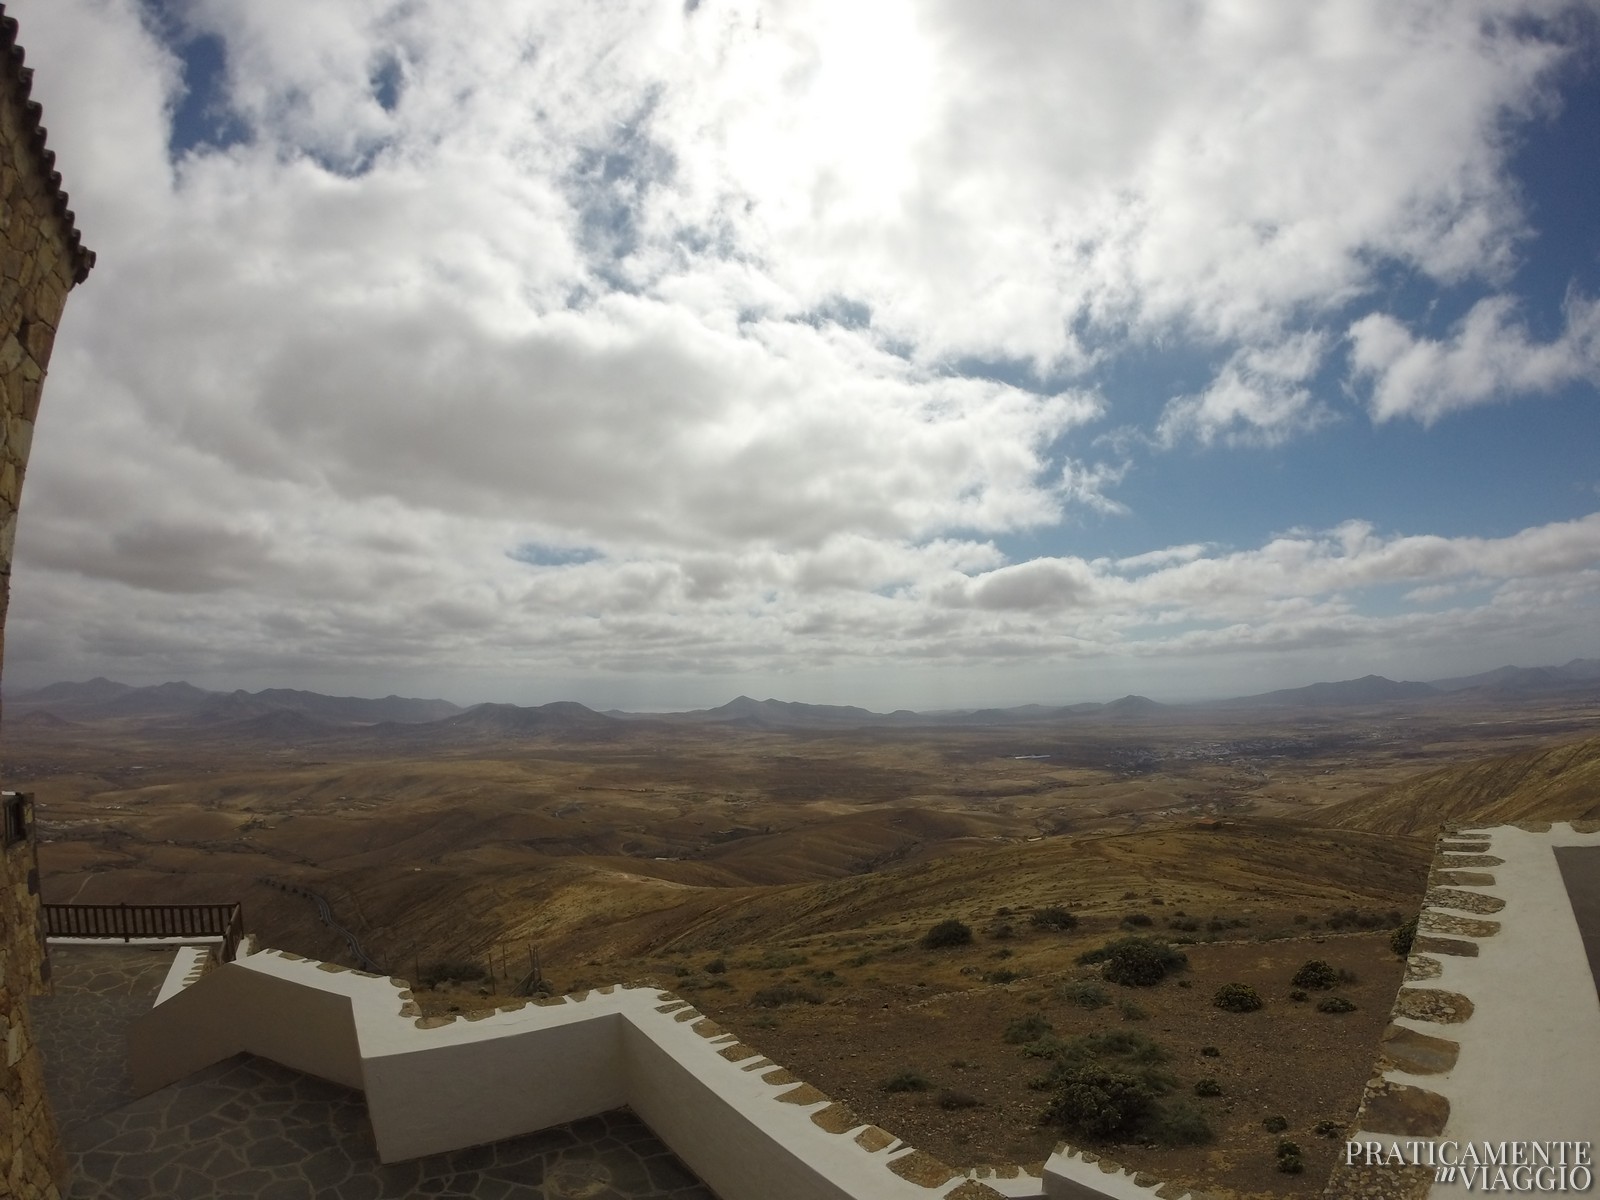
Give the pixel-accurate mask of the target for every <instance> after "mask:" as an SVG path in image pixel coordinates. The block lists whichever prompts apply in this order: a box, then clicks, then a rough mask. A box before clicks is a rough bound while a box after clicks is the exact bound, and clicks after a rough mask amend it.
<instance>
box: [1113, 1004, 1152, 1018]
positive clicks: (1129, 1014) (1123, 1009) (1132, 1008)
mask: <svg viewBox="0 0 1600 1200" xmlns="http://www.w3.org/2000/svg"><path fill="white" fill-rule="evenodd" d="M1117 1011H1118V1012H1120V1013H1121V1014H1122V1019H1123V1020H1124V1021H1143V1020H1145V1019H1146V1018H1148V1017H1149V1016H1150V1014H1149V1013H1147V1012H1145V1010H1144V1009H1142V1008H1140V1007H1139V1006H1138V1005H1137V1004H1135V1003H1134V1002H1133V1001H1132V1000H1124V1001H1123V1002H1122V1003H1121V1004H1119V1005H1117Z"/></svg>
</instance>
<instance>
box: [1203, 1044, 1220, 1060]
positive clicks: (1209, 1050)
mask: <svg viewBox="0 0 1600 1200" xmlns="http://www.w3.org/2000/svg"><path fill="white" fill-rule="evenodd" d="M1200 1053H1201V1054H1203V1055H1205V1056H1206V1057H1207V1058H1220V1057H1221V1056H1222V1051H1221V1050H1218V1049H1217V1048H1216V1047H1215V1046H1201V1047H1200Z"/></svg>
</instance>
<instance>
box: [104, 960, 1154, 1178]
mask: <svg viewBox="0 0 1600 1200" xmlns="http://www.w3.org/2000/svg"><path fill="white" fill-rule="evenodd" d="M204 968H205V961H204V955H203V953H202V954H199V955H194V954H191V955H189V956H187V957H181V959H180V961H179V962H178V963H175V964H174V967H173V971H172V973H171V974H170V975H169V978H168V986H167V987H164V988H163V989H162V991H161V998H160V1000H159V1001H158V1003H157V1005H156V1007H155V1008H154V1009H152V1010H151V1012H149V1013H148V1014H146V1015H145V1016H144V1017H142V1018H141V1019H140V1020H139V1021H138V1022H137V1023H136V1024H135V1027H134V1030H133V1033H132V1036H131V1038H130V1047H131V1063H130V1066H131V1070H132V1076H133V1082H134V1086H135V1089H136V1090H137V1091H139V1092H149V1091H153V1090H155V1089H156V1088H159V1087H163V1086H165V1085H166V1084H169V1083H172V1082H175V1081H176V1080H179V1079H182V1078H184V1077H185V1076H187V1075H189V1074H191V1073H192V1072H194V1071H197V1070H199V1069H201V1068H202V1067H205V1066H207V1065H209V1064H211V1063H213V1062H218V1061H221V1060H222V1059H225V1058H228V1057H230V1056H231V1055H234V1054H238V1053H242V1052H247V1053H251V1054H257V1055H260V1056H262V1057H264V1058H270V1059H272V1060H273V1061H275V1062H280V1063H283V1064H284V1065H286V1066H289V1067H293V1068H295V1069H297V1070H302V1071H305V1072H307V1073H309V1074H313V1075H317V1076H320V1077H322V1078H325V1079H331V1080H333V1081H334V1082H337V1083H342V1084H345V1085H346V1086H349V1087H353V1088H359V1089H361V1090H362V1091H364V1092H365V1094H366V1100H367V1110H368V1113H369V1115H370V1118H371V1120H372V1125H373V1133H374V1137H375V1140H376V1143H377V1147H378V1153H379V1156H380V1157H381V1158H382V1159H383V1160H384V1161H386V1162H393V1161H398V1160H401V1159H407V1158H415V1157H418V1156H421V1155H425V1154H437V1153H442V1152H445V1151H449V1150H455V1149H460V1148H462V1147H465V1146H472V1145H479V1144H483V1143H486V1142H493V1141H498V1140H500V1139H502V1138H509V1137H516V1136H518V1135H521V1134H524V1133H529V1132H532V1131H534V1130H537V1129H544V1128H548V1127H550V1126H553V1125H561V1124H565V1123H567V1122H570V1121H575V1120H578V1119H580V1118H582V1117H586V1116H592V1115H594V1114H596V1113H601V1112H606V1111H609V1110H611V1109H615V1108H620V1107H623V1106H627V1107H630V1108H632V1109H633V1110H634V1111H635V1112H636V1113H638V1114H639V1116H640V1117H641V1118H642V1119H643V1120H644V1121H645V1122H646V1123H647V1124H648V1125H649V1126H650V1127H651V1128H652V1129H653V1130H654V1131H655V1132H656V1134H657V1136H659V1137H660V1138H661V1139H662V1141H663V1142H665V1143H666V1144H667V1145H668V1146H669V1147H671V1148H672V1150H673V1151H674V1153H676V1154H677V1155H678V1156H679V1157H680V1158H681V1159H683V1161H684V1162H685V1163H687V1164H688V1166H689V1167H690V1168H691V1169H692V1170H693V1171H694V1172H695V1173H696V1174H698V1175H699V1176H700V1178H702V1179H703V1180H705V1182H706V1183H707V1184H708V1185H709V1186H710V1187H711V1188H712V1189H714V1190H715V1191H716V1192H717V1193H718V1194H719V1195H720V1196H723V1197H724V1198H725V1200H900V1198H904V1200H910V1198H912V1197H917V1198H923V1197H941V1198H945V1200H983V1198H985V1197H990V1198H1000V1197H1010V1198H1013V1200H1041V1198H1043V1197H1046V1196H1048V1197H1074V1198H1086V1200H1092V1198H1093V1197H1100V1196H1104V1197H1118V1198H1123V1197H1126V1198H1132V1197H1139V1196H1143V1195H1146V1194H1149V1193H1152V1192H1153V1191H1154V1189H1155V1188H1156V1186H1157V1185H1158V1183H1159V1181H1157V1180H1154V1179H1150V1178H1147V1177H1145V1176H1143V1175H1139V1176H1135V1175H1133V1174H1132V1173H1131V1172H1124V1171H1121V1170H1120V1169H1118V1168H1116V1167H1114V1166H1113V1165H1112V1164H1110V1163H1108V1162H1103V1161H1100V1160H1097V1159H1096V1158H1095V1157H1094V1156H1093V1155H1083V1154H1080V1153H1078V1152H1076V1151H1073V1150H1070V1149H1069V1148H1067V1147H1065V1146H1063V1147H1061V1148H1060V1149H1059V1150H1058V1151H1057V1152H1056V1154H1055V1155H1054V1156H1052V1158H1051V1159H1050V1161H1049V1162H1048V1163H1046V1164H1035V1165H1033V1166H1031V1167H1017V1166H995V1167H981V1168H972V1169H969V1170H967V1171H955V1170H953V1169H951V1168H950V1167H948V1166H946V1165H945V1164H944V1163H941V1162H939V1161H938V1160H937V1159H935V1158H933V1157H932V1156H931V1155H929V1154H926V1153H924V1152H922V1151H920V1150H916V1149H914V1148H912V1147H910V1146H908V1145H906V1144H905V1143H904V1142H902V1141H901V1140H900V1139H899V1138H897V1137H895V1136H894V1135H893V1134H891V1133H889V1132H887V1131H885V1130H883V1129H880V1128H878V1127H877V1126H875V1125H871V1124H869V1123H867V1122H865V1121H862V1120H861V1119H860V1118H859V1117H857V1116H856V1114H855V1113H853V1112H852V1111H851V1110H850V1109H849V1108H847V1107H846V1106H844V1105H843V1104H839V1103H836V1102H834V1101H832V1100H830V1099H829V1098H828V1097H827V1096H825V1095H823V1094H822V1093H821V1092H819V1091H818V1090H817V1089H816V1088H814V1087H812V1086H811V1085H809V1084H807V1083H804V1082H802V1081H801V1080H799V1079H796V1078H795V1077H794V1076H793V1075H791V1074H790V1073H789V1072H788V1071H787V1070H785V1069H784V1068H783V1067H781V1066H779V1065H778V1064H777V1063H775V1062H773V1061H772V1060H771V1059H769V1058H766V1057H765V1056H763V1055H762V1054H761V1053H760V1051H758V1050H756V1049H754V1048H753V1047H751V1046H747V1045H745V1044H744V1043H742V1042H740V1041H739V1039H738V1038H737V1037H736V1036H735V1035H733V1034H731V1033H729V1032H727V1031H726V1030H724V1029H723V1028H722V1027H721V1026H719V1025H718V1024H717V1023H716V1022H715V1021H713V1020H711V1019H710V1018H709V1017H706V1016H704V1015H702V1014H701V1013H699V1012H698V1011H696V1010H695V1009H694V1008H693V1007H692V1006H690V1005H689V1004H688V1003H687V1002H685V1001H683V1000H681V999H679V998H677V997H676V996H674V995H673V994H672V993H670V992H665V991H662V990H661V989H659V988H657V987H654V986H647V985H619V986H613V987H603V988H598V989H596V990H594V991H587V992H580V993H577V994H575V995H572V996H566V997H561V998H551V999H537V1000H525V1001H519V1002H516V1003H511V1004H505V1005H501V1006H500V1007H498V1008H494V1009H484V1010H481V1011H477V1012H471V1013H466V1014H462V1015H460V1016H451V1017H425V1016H423V1015H422V1014H421V1011H420V1009H419V1008H418V1007H417V1005H416V1003H415V1001H414V999H413V997H412V995H411V992H410V990H409V988H408V985H407V984H406V982H405V981H404V980H401V979H385V978H383V977H381V976H376V975H370V974H368V973H366V972H363V971H352V970H348V969H346V968H344V967H340V966H338V965H337V964H333V963H319V962H313V961H311V960H309V959H305V958H302V957H300V956H299V955H296V954H290V953H287V952H284V951H273V950H267V951H261V952H257V953H253V954H246V955H243V956H241V957H240V958H239V959H237V960H236V961H234V962H232V963H226V964H223V965H221V966H216V967H212V968H210V969H204ZM421 1097H426V1100H425V1101H422V1100H420V1099H419V1098H421ZM1182 1194H1183V1193H1182V1192H1181V1190H1172V1189H1164V1190H1163V1195H1164V1196H1169V1197H1176V1196H1181V1195H1182Z"/></svg>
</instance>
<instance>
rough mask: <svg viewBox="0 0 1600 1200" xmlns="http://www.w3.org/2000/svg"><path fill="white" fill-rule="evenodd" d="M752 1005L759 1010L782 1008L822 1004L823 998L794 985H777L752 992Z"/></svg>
mask: <svg viewBox="0 0 1600 1200" xmlns="http://www.w3.org/2000/svg"><path fill="white" fill-rule="evenodd" d="M750 1003H751V1004H754V1005H755V1006H756V1007H757V1008H781V1007H783V1006H784V1005H785V1004H821V1003H822V996H821V994H820V993H818V992H813V991H812V990H811V989H810V988H803V987H796V986H795V985H794V984H792V983H775V984H773V985H772V986H771V987H764V988H758V989H756V991H754V992H752V993H751V995H750Z"/></svg>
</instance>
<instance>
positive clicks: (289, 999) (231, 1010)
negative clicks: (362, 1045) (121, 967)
mask: <svg viewBox="0 0 1600 1200" xmlns="http://www.w3.org/2000/svg"><path fill="white" fill-rule="evenodd" d="M253 961H254V960H253V959H251V960H246V962H232V963H225V964H223V965H222V966H220V967H218V968H217V969H216V970H214V971H210V972H207V973H206V974H205V975H204V976H202V977H201V978H200V980H199V981H198V982H197V983H194V984H193V985H191V986H189V987H187V988H184V989H182V990H181V991H179V992H178V993H177V994H176V995H174V996H172V997H170V998H169V999H168V1000H167V1001H166V1002H165V1003H163V1004H160V1005H158V1006H156V1007H155V1008H152V1009H151V1010H150V1011H149V1012H148V1013H145V1014H144V1015H143V1016H142V1017H140V1018H139V1019H138V1020H137V1021H135V1022H134V1024H133V1027H132V1029H131V1030H130V1032H129V1038H128V1068H129V1073H130V1075H131V1076H132V1080H133V1086H134V1090H135V1091H136V1092H137V1093H138V1094H140V1095H143V1094H145V1093H148V1092H153V1091H155V1090H156V1089H157V1088H162V1087H165V1086H166V1085H167V1084H169V1083H175V1082H176V1081H177V1080H179V1079H182V1078H183V1077H184V1076H186V1075H190V1074H193V1073H194V1072H195V1071H198V1070H200V1069H202V1068H203V1067H208V1066H210V1065H211V1064H212V1063H215V1062H221V1061H222V1060H223V1059H225V1058H230V1057H232V1056H233V1055H235V1054H239V1053H250V1054H258V1055H260V1056H261V1057H262V1058H270V1059H271V1060H272V1061H273V1062H278V1063H282V1064H283V1065H284V1066H286V1067H293V1068H294V1069H295V1070H297V1071H304V1072H305V1073H306V1074H308V1075H315V1076H317V1077H319V1078H321V1079H328V1080H332V1081H333V1082H334V1083H342V1084H344V1085H345V1086H346V1087H353V1088H359V1087H360V1086H361V1054H360V1051H359V1049H358V1047H357V1042H356V1031H355V1021H354V1019H353V1017H352V1015H351V1010H350V999H349V997H348V996H343V995H339V994H338V993H336V992H332V991H328V990H324V989H319V988H314V987H307V986H304V985H303V984H300V983H297V982H295V981H293V980H289V979H283V978H279V977H277V976H275V975H271V974H267V973H264V972H261V971H256V970H252V969H251V968H250V967H249V966H248V965H246V963H248V962H253Z"/></svg>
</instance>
